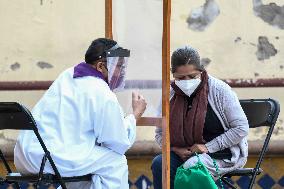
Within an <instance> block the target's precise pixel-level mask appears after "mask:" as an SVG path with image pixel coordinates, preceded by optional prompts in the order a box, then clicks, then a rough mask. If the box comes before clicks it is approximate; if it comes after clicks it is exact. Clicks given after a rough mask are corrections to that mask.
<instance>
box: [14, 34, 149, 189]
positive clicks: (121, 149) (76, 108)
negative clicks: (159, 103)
mask: <svg viewBox="0 0 284 189" xmlns="http://www.w3.org/2000/svg"><path fill="white" fill-rule="evenodd" d="M125 52H126V54H127V53H128V54H129V51H127V50H125V49H122V48H121V47H119V46H118V44H117V43H116V42H115V41H113V40H110V39H104V38H99V39H96V40H94V41H93V42H92V44H91V45H90V47H89V48H88V50H87V52H86V54H85V62H83V63H80V64H78V65H76V66H74V67H72V68H69V69H67V70H65V71H64V72H62V73H61V74H60V75H59V77H58V78H57V79H56V80H55V81H54V83H53V84H52V85H51V87H50V88H49V89H48V90H47V91H46V93H45V94H44V96H43V97H42V98H41V99H40V101H39V102H38V103H37V104H36V106H35V107H34V109H33V110H32V115H33V116H34V119H35V121H36V123H37V127H38V130H39V133H40V135H41V137H42V138H43V141H44V143H45V144H46V146H47V149H48V150H49V151H50V153H51V157H52V158H53V160H54V162H55V165H56V166H57V168H58V170H59V172H60V174H61V176H65V177H69V176H82V175H86V174H93V176H92V181H91V182H79V183H66V186H67V188H68V189H69V188H70V189H79V188H82V189H89V188H90V189H127V188H129V186H128V166H127V160H126V157H125V155H124V154H125V152H126V151H127V150H128V149H129V148H130V147H131V145H132V144H133V143H134V141H135V136H136V119H138V118H140V117H141V115H142V114H143V113H144V111H145V108H146V102H145V100H144V98H143V97H142V96H141V95H138V94H136V93H133V95H132V107H133V114H130V115H128V116H126V117H125V115H124V112H123V110H122V108H121V106H120V105H119V102H118V100H117V97H116V95H115V94H114V93H113V91H114V90H116V89H120V88H123V86H124V81H125V77H124V76H125V69H126V66H127V62H126V61H125V60H126V58H125V57H123V56H124V55H122V57H121V56H120V55H119V54H121V53H122V54H123V53H124V54H125ZM128 56H129V55H128ZM14 154H15V155H14V163H15V165H16V168H17V170H18V171H19V172H20V173H22V174H35V173H38V172H39V169H40V165H41V160H42V157H43V155H44V152H43V150H42V148H41V146H40V144H39V142H38V140H37V138H36V136H35V135H34V133H33V131H21V133H20V135H19V137H18V140H17V143H16V146H15V149H14ZM44 172H45V173H53V174H54V171H53V169H52V168H51V166H50V164H49V162H47V164H46V166H45V168H44Z"/></svg>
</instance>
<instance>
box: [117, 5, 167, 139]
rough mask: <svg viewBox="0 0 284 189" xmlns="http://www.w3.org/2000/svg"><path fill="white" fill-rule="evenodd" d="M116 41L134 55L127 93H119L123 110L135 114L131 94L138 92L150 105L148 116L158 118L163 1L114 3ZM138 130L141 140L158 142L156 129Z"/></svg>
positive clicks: (130, 60) (130, 65)
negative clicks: (155, 140) (156, 140)
mask: <svg viewBox="0 0 284 189" xmlns="http://www.w3.org/2000/svg"><path fill="white" fill-rule="evenodd" d="M113 37H114V39H115V40H117V41H118V43H119V44H120V45H122V46H123V48H128V49H130V51H131V53H130V54H131V55H130V58H129V60H128V68H127V73H126V75H127V82H126V88H127V90H126V91H124V92H122V93H117V95H118V97H119V100H120V102H121V104H122V106H123V107H124V109H125V110H126V112H131V111H132V108H131V91H133V90H134V91H138V92H139V93H141V94H142V95H143V96H144V97H145V99H146V101H147V102H148V106H147V110H146V112H145V114H144V116H148V117H156V116H157V107H158V105H159V102H160V98H161V77H162V67H161V57H162V50H161V47H162V40H161V39H162V1H153V0H146V1H140V0H116V1H113ZM138 129H139V131H138V137H137V138H138V140H140V139H141V140H142V139H147V140H153V139H154V128H149V127H148V128H138ZM140 129H141V130H143V131H140ZM145 132H147V134H145ZM142 133H143V136H142Z"/></svg>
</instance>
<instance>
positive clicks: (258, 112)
mask: <svg viewBox="0 0 284 189" xmlns="http://www.w3.org/2000/svg"><path fill="white" fill-rule="evenodd" d="M240 103H241V106H242V108H243V110H244V112H245V114H246V116H247V119H248V122H249V126H250V128H256V127H261V126H268V127H271V126H274V125H275V123H276V121H277V118H278V115H279V112H280V105H279V103H278V102H277V101H276V100H273V99H249V100H240Z"/></svg>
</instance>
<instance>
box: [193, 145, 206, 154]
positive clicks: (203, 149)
mask: <svg viewBox="0 0 284 189" xmlns="http://www.w3.org/2000/svg"><path fill="white" fill-rule="evenodd" d="M190 150H191V151H192V153H195V152H196V153H200V154H202V153H208V149H207V147H206V146H205V145H204V144H194V145H193V146H191V147H190Z"/></svg>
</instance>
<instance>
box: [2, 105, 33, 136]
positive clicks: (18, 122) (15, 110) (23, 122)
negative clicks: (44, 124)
mask: <svg viewBox="0 0 284 189" xmlns="http://www.w3.org/2000/svg"><path fill="white" fill-rule="evenodd" d="M34 128H36V125H35V121H34V120H33V117H32V115H31V113H30V111H29V110H28V109H27V108H26V107H24V106H23V105H21V104H19V103H17V102H0V130H3V129H15V130H33V129H34Z"/></svg>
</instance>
